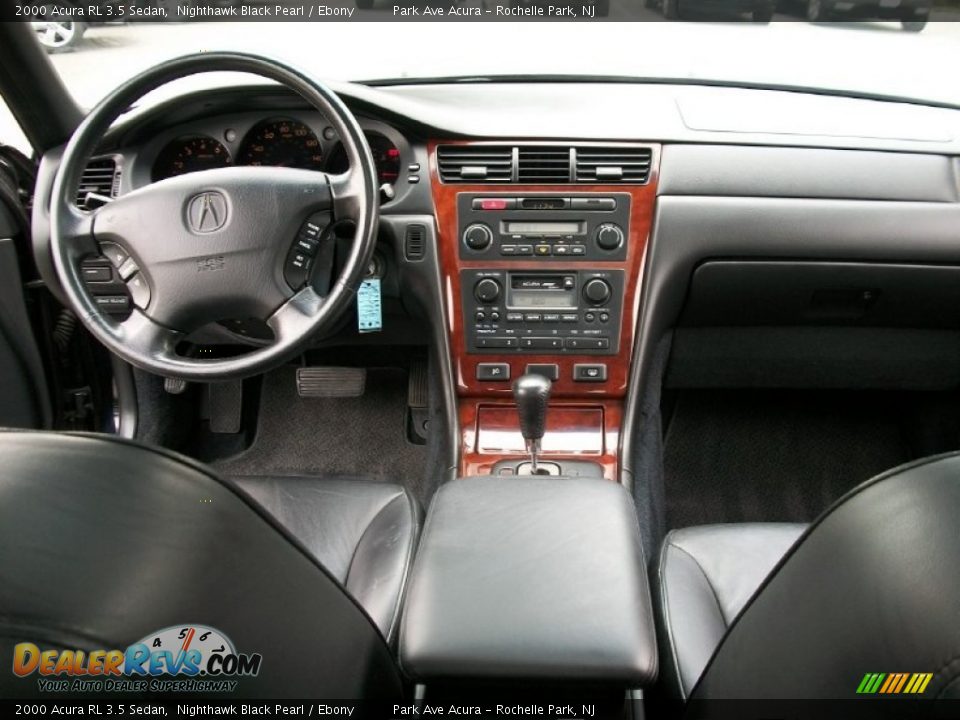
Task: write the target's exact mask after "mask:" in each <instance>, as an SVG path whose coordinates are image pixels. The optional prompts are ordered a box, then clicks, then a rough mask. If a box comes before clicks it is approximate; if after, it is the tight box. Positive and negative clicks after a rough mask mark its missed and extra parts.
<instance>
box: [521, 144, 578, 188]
mask: <svg viewBox="0 0 960 720" xmlns="http://www.w3.org/2000/svg"><path fill="white" fill-rule="evenodd" d="M517 182H521V183H529V184H537V183H544V184H549V183H568V182H570V148H567V147H522V148H519V149H518V151H517Z"/></svg>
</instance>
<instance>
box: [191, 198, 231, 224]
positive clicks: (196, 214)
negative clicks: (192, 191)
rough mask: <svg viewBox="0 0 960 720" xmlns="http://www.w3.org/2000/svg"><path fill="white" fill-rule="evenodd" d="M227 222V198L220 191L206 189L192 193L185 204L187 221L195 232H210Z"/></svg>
mask: <svg viewBox="0 0 960 720" xmlns="http://www.w3.org/2000/svg"><path fill="white" fill-rule="evenodd" d="M226 222H227V199H226V198H225V197H224V196H223V194H222V193H219V192H214V191H208V192H203V193H200V194H199V195H194V196H193V197H192V198H191V199H190V204H189V205H187V223H188V224H189V225H190V229H191V230H193V231H194V232H195V233H212V232H216V231H217V230H219V229H220V228H222V227H223V226H224V225H225V224H226Z"/></svg>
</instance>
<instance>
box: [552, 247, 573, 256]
mask: <svg viewBox="0 0 960 720" xmlns="http://www.w3.org/2000/svg"><path fill="white" fill-rule="evenodd" d="M553 254H554V255H569V254H570V246H569V245H554V246H553Z"/></svg>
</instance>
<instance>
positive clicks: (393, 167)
mask: <svg viewBox="0 0 960 720" xmlns="http://www.w3.org/2000/svg"><path fill="white" fill-rule="evenodd" d="M364 134H365V135H366V137H367V142H368V143H370V152H371V153H373V163H374V165H376V167H377V179H378V180H379V182H380V184H381V185H382V184H383V183H395V182H397V180H398V179H399V178H400V150H398V149H397V146H396V145H394V144H393V142H391V141H390V139H389V138H387V137H386V136H384V135H381V134H380V133H378V132H374V131H369V132H365V133H364ZM349 169H350V163H349V161H348V160H347V151H346V150H344V149H343V143H340V142H338V143H337V145H336V147H334V148H333V150H331V151H330V156H329V157H328V158H327V172H330V173H342V172H346V171H347V170H349Z"/></svg>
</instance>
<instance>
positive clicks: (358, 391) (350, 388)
mask: <svg viewBox="0 0 960 720" xmlns="http://www.w3.org/2000/svg"><path fill="white" fill-rule="evenodd" d="M366 385H367V371H366V368H352V367H305V368H297V395H299V396H300V397H302V398H311V397H312V398H348V397H360V396H361V395H363V392H364V390H365V388H366Z"/></svg>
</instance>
